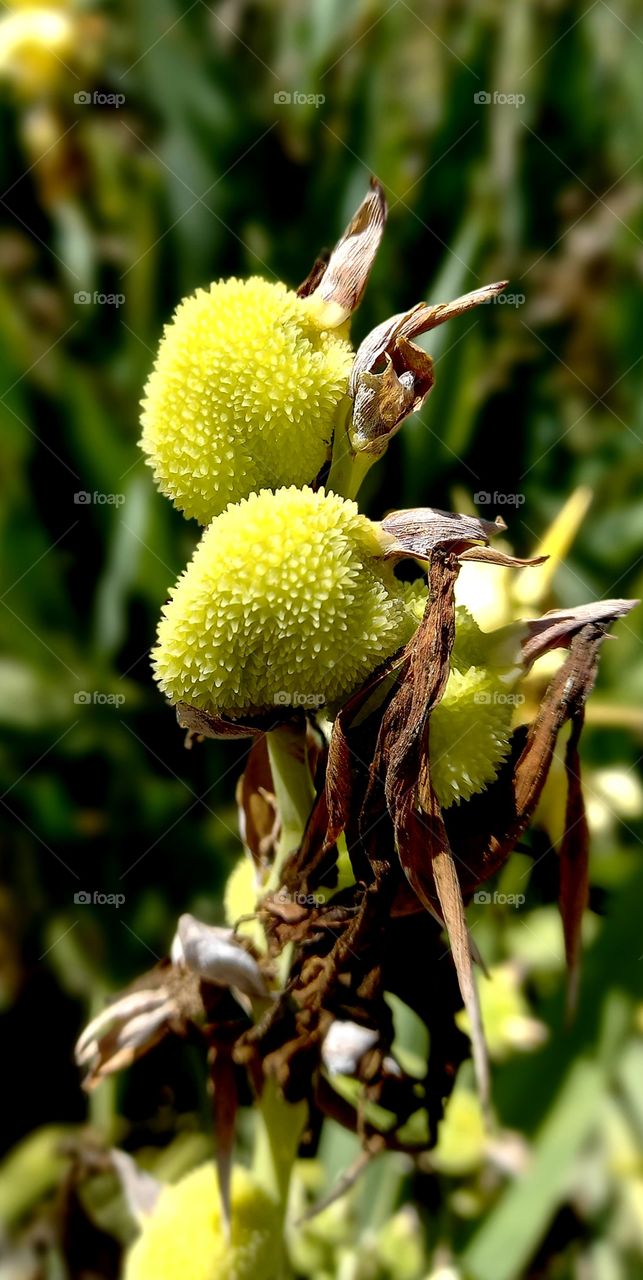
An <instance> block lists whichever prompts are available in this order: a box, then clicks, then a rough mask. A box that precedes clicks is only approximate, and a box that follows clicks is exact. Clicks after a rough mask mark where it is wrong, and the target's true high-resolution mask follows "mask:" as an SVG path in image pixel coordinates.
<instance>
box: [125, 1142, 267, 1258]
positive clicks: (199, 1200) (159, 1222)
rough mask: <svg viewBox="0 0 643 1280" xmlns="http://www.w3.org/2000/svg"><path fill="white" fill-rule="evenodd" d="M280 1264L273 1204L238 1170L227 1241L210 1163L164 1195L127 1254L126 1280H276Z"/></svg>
mask: <svg viewBox="0 0 643 1280" xmlns="http://www.w3.org/2000/svg"><path fill="white" fill-rule="evenodd" d="M282 1261H283V1240H282V1224H281V1214H280V1210H279V1207H278V1205H277V1203H276V1201H275V1200H273V1199H272V1198H271V1197H270V1196H269V1195H268V1194H267V1192H266V1191H264V1190H263V1189H262V1188H261V1187H260V1186H259V1185H258V1184H257V1183H256V1182H255V1180H254V1179H253V1178H252V1176H251V1175H250V1173H248V1171H247V1170H246V1169H242V1168H236V1169H235V1170H234V1173H233V1177H232V1187H231V1224H230V1233H229V1239H228V1238H227V1235H226V1231H225V1229H224V1224H223V1220H222V1214H221V1200H220V1196H219V1188H218V1184H217V1178H216V1174H215V1169H214V1165H213V1164H210V1163H208V1164H204V1165H201V1166H200V1168H198V1169H193V1170H192V1172H191V1173H189V1174H187V1176H186V1177H184V1178H181V1179H180V1181H179V1182H177V1183H175V1185H174V1186H168V1187H165V1188H164V1189H163V1191H162V1192H161V1194H160V1196H159V1198H158V1200H157V1202H156V1205H155V1207H154V1209H153V1211H152V1213H151V1214H150V1215H149V1217H148V1218H147V1219H146V1221H145V1222H144V1225H143V1229H142V1231H141V1234H140V1236H139V1238H138V1239H137V1241H136V1242H135V1244H134V1246H133V1247H132V1249H131V1250H130V1252H129V1255H128V1257H127V1261H126V1266H125V1275H124V1280H276V1277H278V1276H279V1275H280V1272H281V1266H282Z"/></svg>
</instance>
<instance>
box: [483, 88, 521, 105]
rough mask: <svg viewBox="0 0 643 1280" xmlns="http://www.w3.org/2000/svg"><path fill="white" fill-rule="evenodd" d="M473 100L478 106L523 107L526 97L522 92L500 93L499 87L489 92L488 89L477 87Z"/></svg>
mask: <svg viewBox="0 0 643 1280" xmlns="http://www.w3.org/2000/svg"><path fill="white" fill-rule="evenodd" d="M473 101H474V102H475V104H476V106H478V107H488V106H494V107H524V105H525V102H526V98H525V95H524V93H502V92H501V91H500V90H499V89H494V91H493V93H489V90H488V89H479V90H478V92H477V93H474V95H473Z"/></svg>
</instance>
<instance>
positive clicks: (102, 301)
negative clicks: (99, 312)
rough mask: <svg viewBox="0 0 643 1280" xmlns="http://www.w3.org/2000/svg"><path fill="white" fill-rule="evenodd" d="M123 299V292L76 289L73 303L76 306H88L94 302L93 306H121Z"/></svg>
mask: <svg viewBox="0 0 643 1280" xmlns="http://www.w3.org/2000/svg"><path fill="white" fill-rule="evenodd" d="M124 301H125V294H124V293H101V291H100V289H93V290H91V289H77V290H76V292H75V294H74V303H75V304H76V306H77V307H89V306H91V305H92V303H93V304H94V306H95V307H116V308H117V309H118V307H122V305H123V303H124Z"/></svg>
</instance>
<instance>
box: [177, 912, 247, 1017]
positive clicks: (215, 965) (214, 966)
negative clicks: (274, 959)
mask: <svg viewBox="0 0 643 1280" xmlns="http://www.w3.org/2000/svg"><path fill="white" fill-rule="evenodd" d="M177 941H178V946H173V949H172V954H173V956H174V957H175V960H178V961H179V962H181V963H183V964H184V965H185V966H186V967H187V968H188V969H190V970H191V971H192V973H194V974H196V975H197V976H198V977H199V978H202V979H204V980H205V981H206V982H215V983H216V984H217V986H221V987H233V988H235V989H237V990H238V991H241V992H243V994H244V995H246V996H250V997H255V996H256V997H262V996H267V995H268V989H267V987H266V983H265V980H264V977H263V974H262V972H261V970H260V968H259V965H258V964H257V961H256V960H255V958H254V956H252V955H251V954H250V952H249V951H247V950H246V948H245V947H244V946H243V944H242V943H241V942H240V941H238V940H237V938H236V935H235V933H234V930H232V929H222V928H219V927H217V926H215V925H210V924H202V922H201V921H200V920H196V919H195V917H194V916H191V915H188V914H187V913H186V914H185V915H182V916H180V918H179V922H178V926H177V933H176V940H175V942H177Z"/></svg>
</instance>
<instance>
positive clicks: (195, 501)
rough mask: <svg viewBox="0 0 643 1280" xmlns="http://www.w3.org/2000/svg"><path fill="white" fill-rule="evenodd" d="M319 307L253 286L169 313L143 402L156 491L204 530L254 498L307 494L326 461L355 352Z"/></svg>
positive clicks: (211, 293)
mask: <svg viewBox="0 0 643 1280" xmlns="http://www.w3.org/2000/svg"><path fill="white" fill-rule="evenodd" d="M320 316H321V312H320V309H319V303H318V301H317V299H315V298H314V297H311V298H299V297H298V296H297V294H295V293H293V292H292V290H290V289H287V288H286V286H285V285H283V284H280V283H276V284H271V283H269V282H268V281H266V280H262V279H260V278H259V277H257V276H255V277H252V278H251V279H250V280H236V279H232V280H223V281H219V282H217V283H215V284H212V285H210V288H209V290H208V289H198V290H197V292H196V293H195V294H193V295H192V296H191V297H189V298H185V299H184V300H183V302H181V303H180V304H179V306H178V307H177V309H176V311H175V313H174V316H173V318H172V320H171V321H170V323H169V324H167V325H166V326H165V331H164V336H163V339H162V341H161V345H160V347H159V351H158V355H157V358H156V363H155V365H154V369H153V370H152V373H151V374H150V377H149V380H148V383H147V387H146V390H145V399H144V401H143V414H142V423H143V434H142V438H141V445H142V448H143V451H144V452H145V453H146V454H147V457H148V461H149V463H150V465H151V467H152V469H153V471H154V475H155V477H156V480H157V483H158V485H159V488H160V489H161V490H162V492H163V493H165V494H167V496H168V497H170V498H172V500H173V501H174V502H175V503H176V506H177V507H179V508H180V509H181V510H182V511H184V512H185V514H186V515H187V516H194V517H196V519H197V520H199V521H200V522H201V524H209V522H210V520H211V519H212V518H213V517H214V516H217V515H219V514H220V512H222V511H223V510H224V508H225V507H226V506H227V504H228V503H229V502H238V501H239V499H241V498H246V497H247V496H248V494H250V493H252V492H253V490H259V489H262V488H270V489H278V488H279V487H280V486H282V485H290V484H296V485H304V484H310V483H312V481H313V480H314V479H315V477H316V476H317V475H318V473H319V471H320V469H321V467H322V466H323V464H324V462H325V461H326V459H327V457H328V454H329V449H330V444H331V440H332V435H333V430H334V425H335V419H336V414H337V410H338V407H339V405H340V403H341V401H342V399H343V397H344V395H345V394H346V389H347V385H348V376H349V373H350V369H351V366H352V362H353V352H352V348H351V346H350V343H349V342H348V341H347V340H346V338H344V337H341V336H340V335H339V332H338V331H332V330H330V329H327V328H326V329H324V328H322V327H321V324H322V321H321V319H320Z"/></svg>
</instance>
